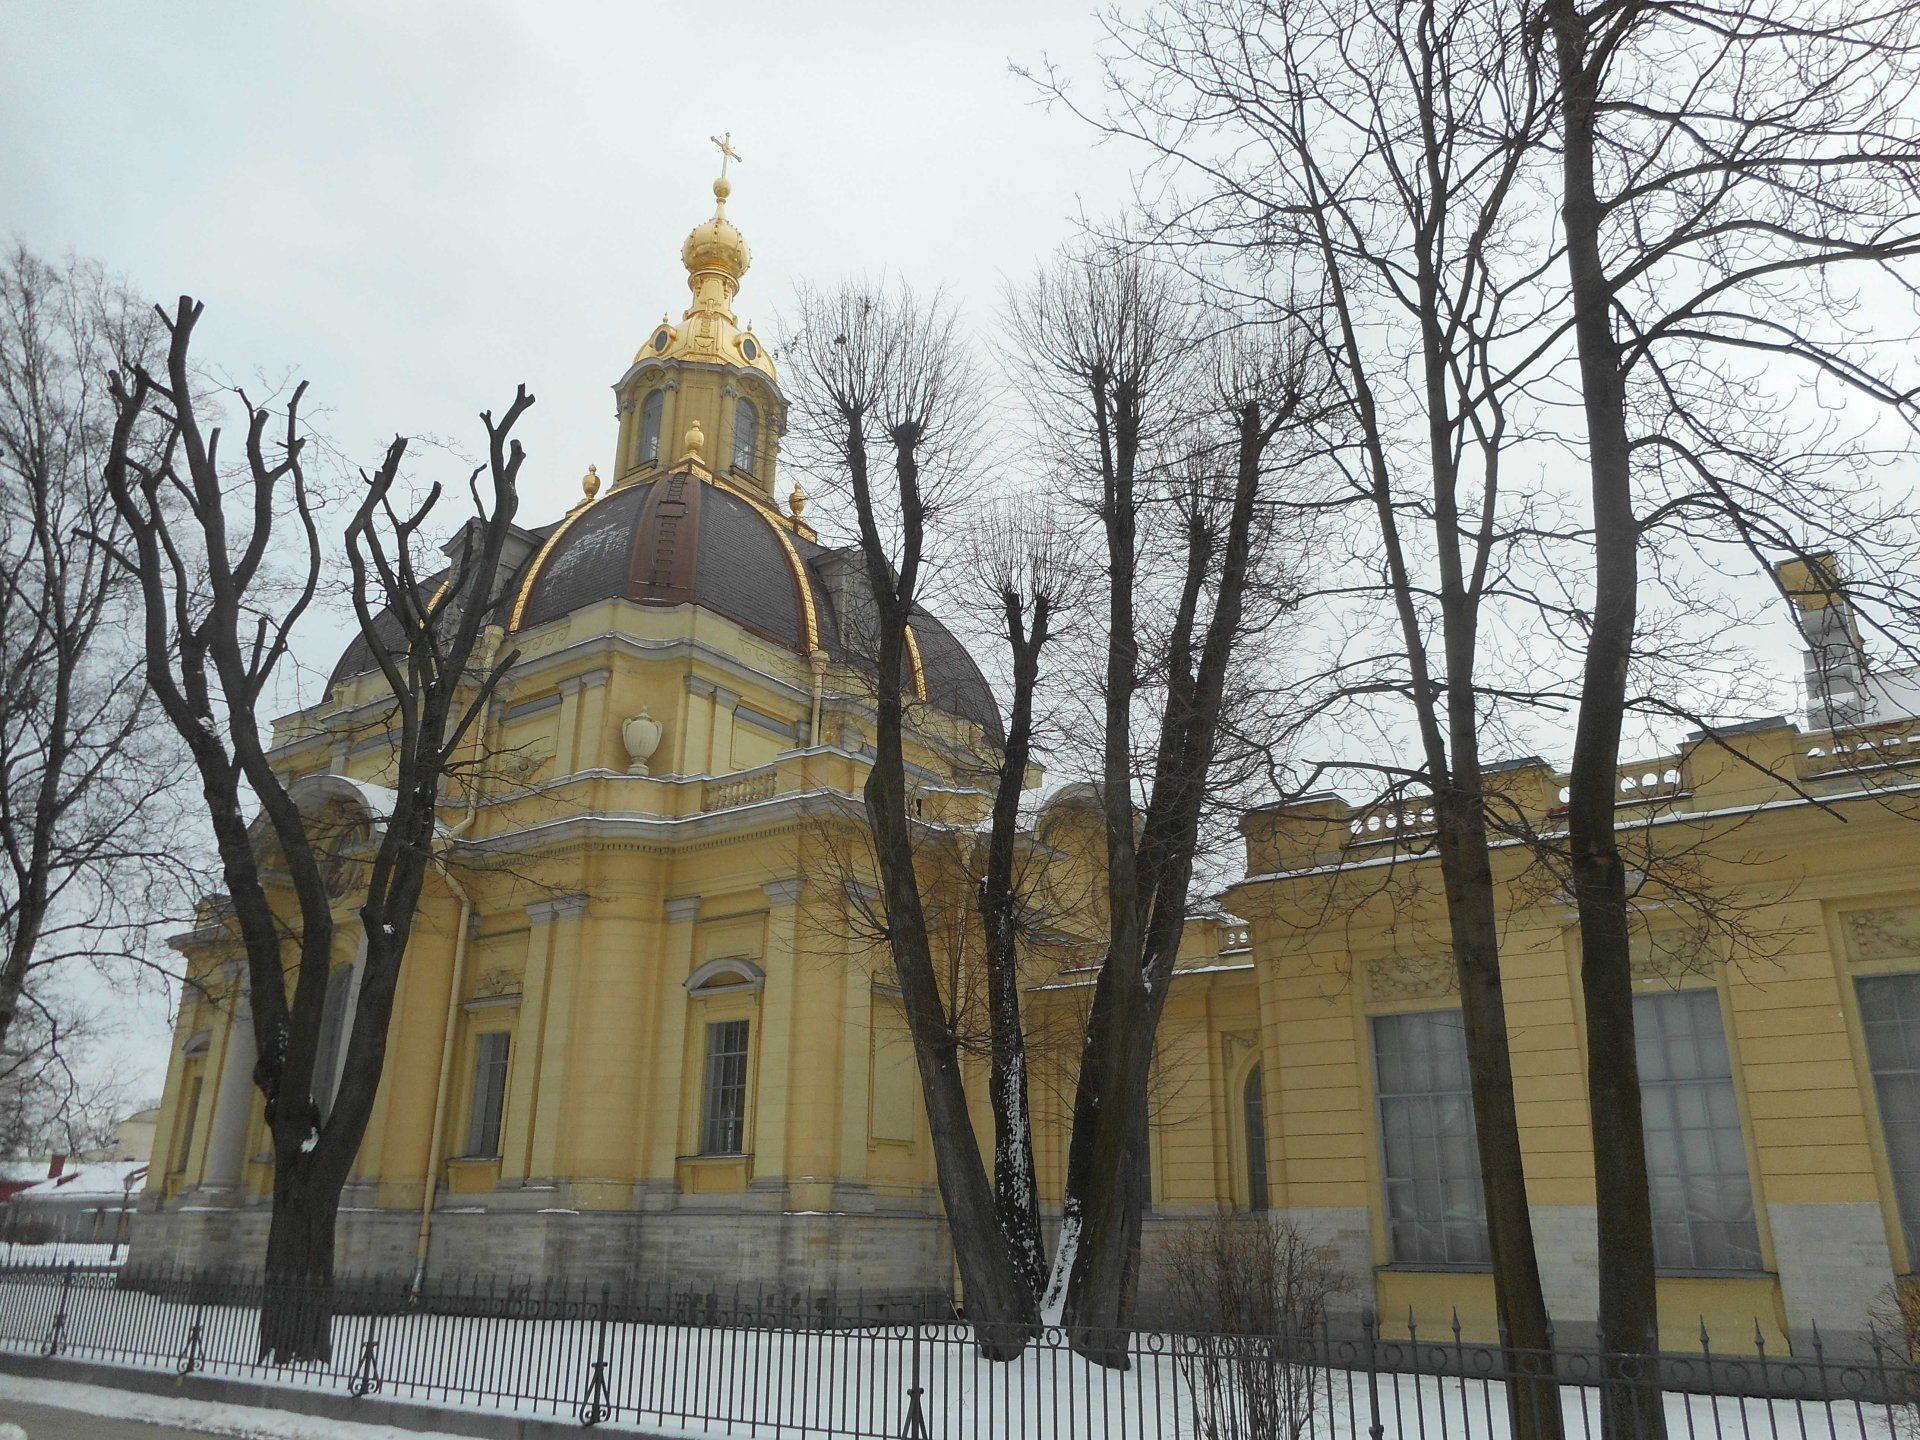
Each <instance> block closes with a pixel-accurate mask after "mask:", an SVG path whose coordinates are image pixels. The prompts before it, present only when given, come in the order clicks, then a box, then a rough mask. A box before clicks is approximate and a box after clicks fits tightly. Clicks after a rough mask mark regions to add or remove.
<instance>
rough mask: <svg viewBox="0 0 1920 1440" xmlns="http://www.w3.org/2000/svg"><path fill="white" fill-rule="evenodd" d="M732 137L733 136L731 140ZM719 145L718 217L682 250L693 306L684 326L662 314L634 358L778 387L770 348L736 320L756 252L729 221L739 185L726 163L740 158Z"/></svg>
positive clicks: (715, 213)
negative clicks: (736, 374)
mask: <svg viewBox="0 0 1920 1440" xmlns="http://www.w3.org/2000/svg"><path fill="white" fill-rule="evenodd" d="M731 139H732V137H731V136H728V137H727V140H728V141H730V140H731ZM713 143H714V144H715V145H718V146H719V147H720V152H721V155H722V156H723V157H724V158H723V161H722V169H721V172H720V178H719V179H718V180H715V181H714V182H713V201H714V204H713V216H712V218H711V219H708V220H704V221H702V222H701V223H700V224H698V225H696V226H694V227H693V231H692V233H690V234H689V235H688V236H687V243H686V244H684V245H682V246H681V247H680V259H681V262H682V263H683V264H685V265H686V267H687V288H688V289H689V290H691V291H692V292H693V303H692V304H691V305H689V306H688V307H687V312H686V314H684V315H683V316H681V317H680V323H679V324H678V325H675V324H672V323H670V322H669V321H668V320H667V318H666V317H665V316H664V315H663V316H661V317H660V323H659V325H657V326H656V327H654V331H653V333H652V334H651V335H649V336H648V337H647V339H646V340H645V341H644V342H642V344H641V346H640V349H639V351H638V353H636V354H635V355H634V357H633V363H634V364H635V365H639V364H642V363H644V362H647V361H655V360H660V361H672V360H695V361H703V362H706V363H709V364H718V365H726V366H731V367H734V368H737V369H742V370H757V371H759V372H760V374H762V375H764V376H766V377H767V379H768V380H770V381H772V382H773V383H774V384H776V385H778V384H779V370H778V369H777V368H776V367H775V365H774V363H773V357H772V356H771V355H769V354H768V353H767V347H766V345H765V344H763V343H762V342H761V340H760V338H759V337H758V336H757V335H755V334H754V333H753V327H752V326H751V325H749V326H748V327H747V328H746V329H745V330H742V329H741V328H740V323H739V322H738V321H737V320H735V319H734V318H733V297H734V296H735V295H737V294H738V293H739V292H740V277H741V276H743V275H745V274H746V273H747V267H748V266H749V265H751V264H752V263H753V252H752V251H751V250H749V249H748V248H747V239H746V236H744V235H742V234H741V233H740V230H739V227H737V226H736V225H735V224H734V223H733V222H732V221H731V220H729V219H728V218H727V200H728V198H729V197H730V196H731V195H732V194H733V182H732V181H731V180H729V179H728V178H727V174H726V170H725V168H724V166H725V161H726V160H737V159H739V158H740V157H739V156H738V155H737V154H735V153H734V151H733V148H732V146H731V145H730V144H728V143H726V141H723V140H721V138H720V137H718V136H716V137H714V142H713ZM622 383H624V382H622Z"/></svg>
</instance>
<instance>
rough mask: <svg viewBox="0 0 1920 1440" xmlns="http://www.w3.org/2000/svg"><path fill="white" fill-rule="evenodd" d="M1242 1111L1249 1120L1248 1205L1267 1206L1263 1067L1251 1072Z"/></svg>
mask: <svg viewBox="0 0 1920 1440" xmlns="http://www.w3.org/2000/svg"><path fill="white" fill-rule="evenodd" d="M1240 1103H1241V1113H1242V1114H1244V1115H1245V1116H1246V1122H1247V1208H1248V1209H1250V1210H1265V1209H1266V1208H1267V1097H1266V1092H1265V1091H1264V1090H1262V1089H1261V1086H1260V1067H1259V1066H1258V1065H1256V1066H1254V1067H1253V1069H1251V1070H1249V1071H1248V1072H1247V1085H1246V1090H1245V1092H1244V1093H1243V1094H1242V1095H1241V1097H1240Z"/></svg>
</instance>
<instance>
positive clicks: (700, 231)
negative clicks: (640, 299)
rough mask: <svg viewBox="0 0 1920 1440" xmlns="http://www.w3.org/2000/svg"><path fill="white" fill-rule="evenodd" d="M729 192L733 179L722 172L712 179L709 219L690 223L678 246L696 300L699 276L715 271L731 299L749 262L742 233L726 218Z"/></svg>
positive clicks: (745, 239) (698, 294)
mask: <svg viewBox="0 0 1920 1440" xmlns="http://www.w3.org/2000/svg"><path fill="white" fill-rule="evenodd" d="M732 193H733V182H732V181H730V180H728V179H727V178H726V177H725V176H724V175H723V176H721V177H720V178H719V179H718V180H716V181H714V182H713V199H714V206H713V218H712V219H711V220H708V221H706V222H705V223H704V224H700V225H696V226H694V227H693V232H692V233H691V234H689V235H688V236H687V243H686V244H685V245H682V246H681V247H680V260H681V263H682V264H684V265H685V266H686V267H687V284H688V286H689V287H691V289H692V290H693V293H694V297H695V299H696V300H697V299H698V298H699V297H700V281H701V278H702V277H703V276H704V275H706V274H708V273H709V272H716V271H717V272H718V273H719V274H720V275H721V276H723V277H725V279H726V280H727V281H728V282H729V283H728V286H727V298H728V299H729V300H731V299H732V298H733V293H734V292H735V291H736V290H738V289H739V288H740V277H741V276H742V275H744V274H746V273H747V267H748V266H749V265H751V264H752V263H753V252H752V251H750V250H749V249H748V248H747V238H746V236H744V235H742V234H741V233H740V231H739V229H738V227H736V226H735V225H734V223H733V222H732V221H731V220H729V219H727V197H728V196H729V195H731V194H732Z"/></svg>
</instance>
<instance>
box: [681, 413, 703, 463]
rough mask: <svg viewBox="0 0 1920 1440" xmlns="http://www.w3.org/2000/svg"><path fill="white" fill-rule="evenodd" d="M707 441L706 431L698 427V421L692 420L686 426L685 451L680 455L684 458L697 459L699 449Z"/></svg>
mask: <svg viewBox="0 0 1920 1440" xmlns="http://www.w3.org/2000/svg"><path fill="white" fill-rule="evenodd" d="M706 443H707V432H706V431H704V430H702V429H701V428H700V422H699V421H698V420H696V421H694V422H693V423H692V424H691V425H689V426H687V453H686V454H685V455H684V456H683V457H681V458H683V459H686V460H699V459H700V458H701V457H700V451H701V450H702V448H703V447H704V446H705V445H706Z"/></svg>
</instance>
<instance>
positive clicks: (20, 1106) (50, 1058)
mask: <svg viewBox="0 0 1920 1440" xmlns="http://www.w3.org/2000/svg"><path fill="white" fill-rule="evenodd" d="M107 1038H108V1037H107V1035H106V1033H105V1032H104V1031H103V1030H102V1028H101V1025H100V1022H99V1017H98V1016H96V1015H93V1014H90V1013H88V1012H87V1011H86V1010H84V1009H82V1008H81V1007H80V1006H79V1005H77V1004H75V1003H74V1002H73V1001H72V1000H71V999H69V998H67V997H65V996H61V995H48V994H46V993H44V992H40V993H36V992H35V991H29V992H28V993H27V996H26V998H25V1004H24V1005H23V1006H22V1009H21V1012H20V1014H19V1016H18V1017H17V1021H16V1024H15V1026H14V1028H13V1032H12V1035H11V1038H10V1040H9V1042H8V1044H7V1045H6V1046H5V1047H4V1048H0V1155H17V1156H27V1155H40V1154H45V1153H47V1152H49V1151H54V1152H59V1153H63V1154H67V1155H82V1154H86V1153H87V1152H89V1151H92V1150H98V1149H100V1148H102V1147H103V1146H106V1145H108V1144H111V1143H112V1141H113V1138H114V1133H115V1130H116V1127H117V1126H118V1123H119V1121H120V1120H121V1119H122V1117H124V1116H125V1115H126V1113H127V1110H128V1108H129V1105H128V1095H127V1086H126V1082H125V1080H124V1078H123V1077H122V1076H120V1075H119V1074H117V1073H114V1072H113V1071H112V1070H110V1069H103V1068H102V1067H101V1066H100V1064H99V1063H98V1062H99V1060H100V1059H101V1050H102V1049H103V1047H104V1046H105V1045H106V1043H107Z"/></svg>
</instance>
